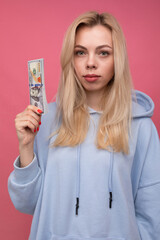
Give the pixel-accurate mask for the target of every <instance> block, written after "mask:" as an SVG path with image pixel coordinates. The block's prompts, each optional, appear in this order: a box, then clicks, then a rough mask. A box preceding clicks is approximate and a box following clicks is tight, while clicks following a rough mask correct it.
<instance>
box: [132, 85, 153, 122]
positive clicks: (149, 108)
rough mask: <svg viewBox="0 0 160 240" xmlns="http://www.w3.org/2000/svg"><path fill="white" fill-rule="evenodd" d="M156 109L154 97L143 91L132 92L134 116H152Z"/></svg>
mask: <svg viewBox="0 0 160 240" xmlns="http://www.w3.org/2000/svg"><path fill="white" fill-rule="evenodd" d="M153 111H154V103H153V101H152V99H151V98H150V97H149V96H148V95H146V94H145V93H143V92H140V91H137V90H135V91H133V92H132V117H133V118H141V117H142V118H143V117H152V115H153Z"/></svg>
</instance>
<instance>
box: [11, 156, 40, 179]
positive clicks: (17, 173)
mask: <svg viewBox="0 0 160 240" xmlns="http://www.w3.org/2000/svg"><path fill="white" fill-rule="evenodd" d="M13 166H14V177H15V180H16V182H19V183H21V184H26V183H28V182H29V181H32V180H33V179H34V178H35V177H36V176H37V175H38V174H39V172H40V168H39V166H38V161H37V157H36V154H35V153H34V158H33V160H32V162H31V163H30V164H29V165H28V166H26V167H23V168H21V167H20V156H18V157H17V158H16V160H15V162H14V164H13Z"/></svg>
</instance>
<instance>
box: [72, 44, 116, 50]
mask: <svg viewBox="0 0 160 240" xmlns="http://www.w3.org/2000/svg"><path fill="white" fill-rule="evenodd" d="M104 47H107V48H111V49H112V47H111V46H109V45H108V44H104V45H100V46H98V47H96V49H101V48H104ZM75 48H82V49H84V50H87V48H86V47H84V46H82V45H75Z"/></svg>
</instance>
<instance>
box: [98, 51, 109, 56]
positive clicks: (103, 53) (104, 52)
mask: <svg viewBox="0 0 160 240" xmlns="http://www.w3.org/2000/svg"><path fill="white" fill-rule="evenodd" d="M100 55H102V56H108V55H109V52H106V51H102V52H100Z"/></svg>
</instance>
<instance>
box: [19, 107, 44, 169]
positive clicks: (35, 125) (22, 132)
mask: <svg viewBox="0 0 160 240" xmlns="http://www.w3.org/2000/svg"><path fill="white" fill-rule="evenodd" d="M41 113H42V111H41V110H40V109H39V108H37V107H35V106H33V105H29V106H28V107H27V108H26V109H25V110H24V111H23V112H21V113H19V114H18V115H17V116H16V118H15V127H16V131H17V136H18V141H19V154H20V167H26V166H27V165H29V164H30V163H31V162H32V160H33V157H34V153H33V145H34V138H35V136H36V134H37V132H38V131H39V125H40V124H41Z"/></svg>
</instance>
